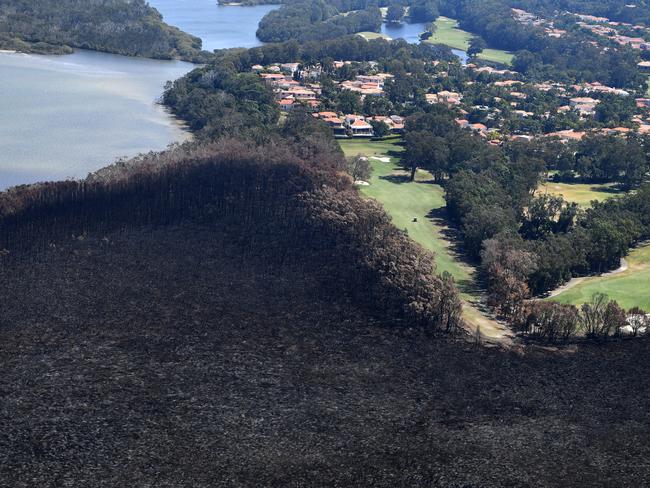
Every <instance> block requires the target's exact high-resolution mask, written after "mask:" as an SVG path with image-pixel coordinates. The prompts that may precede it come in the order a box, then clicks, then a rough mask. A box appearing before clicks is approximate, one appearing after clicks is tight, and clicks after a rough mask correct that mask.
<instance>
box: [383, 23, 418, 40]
mask: <svg viewBox="0 0 650 488" xmlns="http://www.w3.org/2000/svg"><path fill="white" fill-rule="evenodd" d="M426 26H427V24H423V23H415V24H407V23H406V22H401V23H399V24H394V23H390V24H387V23H384V24H382V25H381V33H382V34H384V35H386V36H388V37H390V38H391V39H404V40H405V41H406V42H408V43H411V44H417V43H419V42H420V34H422V33H423V32H424V31H425V30H427V27H426Z"/></svg>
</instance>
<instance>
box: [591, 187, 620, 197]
mask: <svg viewBox="0 0 650 488" xmlns="http://www.w3.org/2000/svg"><path fill="white" fill-rule="evenodd" d="M589 189H590V190H591V191H593V192H598V193H610V194H612V195H622V194H624V193H626V191H625V190H624V189H623V188H621V187H620V186H592V187H590V188H589Z"/></svg>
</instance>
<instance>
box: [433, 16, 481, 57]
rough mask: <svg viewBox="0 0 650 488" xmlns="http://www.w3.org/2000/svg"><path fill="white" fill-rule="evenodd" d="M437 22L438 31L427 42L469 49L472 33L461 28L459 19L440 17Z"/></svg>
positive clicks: (463, 49) (464, 49)
mask: <svg viewBox="0 0 650 488" xmlns="http://www.w3.org/2000/svg"><path fill="white" fill-rule="evenodd" d="M435 24H436V31H435V32H434V33H433V35H432V36H431V37H429V39H427V42H430V43H432V44H445V45H446V46H449V47H452V48H454V49H460V50H462V51H467V48H469V40H470V39H471V38H472V34H470V33H469V32H467V31H464V30H462V29H459V28H458V22H457V21H455V20H454V19H449V18H447V17H438V18H437V19H436V22H435Z"/></svg>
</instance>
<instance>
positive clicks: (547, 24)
mask: <svg viewBox="0 0 650 488" xmlns="http://www.w3.org/2000/svg"><path fill="white" fill-rule="evenodd" d="M512 16H513V17H514V19H515V20H516V21H517V22H519V23H520V24H523V25H529V26H533V27H539V28H541V29H543V30H544V32H545V33H546V35H547V36H549V37H555V38H560V37H562V36H563V35H565V34H566V31H565V30H563V29H558V28H557V27H555V24H554V23H553V21H551V20H547V19H543V18H541V17H538V16H537V15H535V14H531V13H530V12H526V11H525V10H521V9H518V8H513V9H512Z"/></svg>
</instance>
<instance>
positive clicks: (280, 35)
mask: <svg viewBox="0 0 650 488" xmlns="http://www.w3.org/2000/svg"><path fill="white" fill-rule="evenodd" d="M398 5H399V7H397V6H398ZM387 6H390V7H397V8H398V10H400V12H402V13H403V11H404V9H405V8H406V7H408V8H409V18H408V20H409V21H411V22H431V21H433V20H435V18H436V17H437V16H438V6H437V2H436V0H410V1H408V2H401V3H400V2H398V3H395V4H392V3H391V2H387V1H381V2H374V1H368V0H293V1H291V2H287V3H285V5H284V6H283V7H281V8H280V9H278V10H275V11H272V12H269V13H268V14H267V15H266V16H264V18H263V19H262V21H261V22H260V25H259V29H258V30H257V37H259V39H260V40H262V41H265V42H280V41H288V40H290V39H296V40H299V41H310V40H325V39H336V38H340V37H341V36H345V35H346V34H354V33H356V32H363V31H369V32H379V30H380V28H381V23H382V14H381V11H380V10H379V7H387ZM399 20H402V16H401V15H400V16H399Z"/></svg>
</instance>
